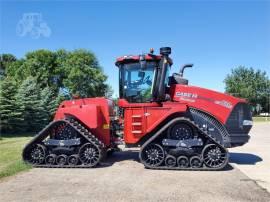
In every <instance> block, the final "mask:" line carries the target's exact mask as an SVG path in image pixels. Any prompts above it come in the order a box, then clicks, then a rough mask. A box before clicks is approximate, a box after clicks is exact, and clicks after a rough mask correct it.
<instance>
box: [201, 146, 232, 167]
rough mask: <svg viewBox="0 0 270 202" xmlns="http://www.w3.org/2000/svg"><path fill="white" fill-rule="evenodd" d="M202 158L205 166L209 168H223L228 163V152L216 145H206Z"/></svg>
mask: <svg viewBox="0 0 270 202" xmlns="http://www.w3.org/2000/svg"><path fill="white" fill-rule="evenodd" d="M202 156H203V162H204V164H205V165H206V166H207V167H209V168H222V167H224V166H225V165H226V164H227V163H228V152H227V151H226V150H225V149H224V148H222V147H219V146H218V145H215V144H208V145H206V146H205V147H204V149H203V151H202Z"/></svg>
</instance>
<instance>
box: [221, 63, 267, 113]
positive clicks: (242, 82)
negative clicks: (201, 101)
mask: <svg viewBox="0 0 270 202" xmlns="http://www.w3.org/2000/svg"><path fill="white" fill-rule="evenodd" d="M224 82H225V90H226V92H227V93H229V94H231V95H233V96H236V97H240V98H244V99H246V100H248V102H249V103H250V105H251V106H252V109H253V114H260V112H265V113H266V112H267V113H269V112H270V80H269V78H268V76H267V74H266V72H265V71H261V70H255V69H254V68H252V67H250V68H247V67H244V66H239V67H237V68H234V69H232V70H231V73H230V74H228V75H227V76H226V78H225V80H224Z"/></svg>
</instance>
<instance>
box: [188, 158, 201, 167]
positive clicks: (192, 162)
mask: <svg viewBox="0 0 270 202" xmlns="http://www.w3.org/2000/svg"><path fill="white" fill-rule="evenodd" d="M189 164H190V167H192V168H200V167H201V166H202V160H201V158H200V157H199V156H193V157H191V158H190V160H189Z"/></svg>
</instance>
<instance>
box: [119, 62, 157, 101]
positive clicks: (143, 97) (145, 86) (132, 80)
mask: <svg viewBox="0 0 270 202" xmlns="http://www.w3.org/2000/svg"><path fill="white" fill-rule="evenodd" d="M157 65H158V64H157V63H156V62H146V65H145V66H144V67H143V68H142V67H141V65H140V63H129V64H123V65H122V66H121V67H120V68H119V69H120V72H119V76H120V78H119V82H120V85H119V87H120V88H119V91H120V92H119V93H120V98H125V99H126V100H127V101H128V102H138V103H142V102H150V101H151V99H152V88H153V78H154V74H155V69H156V67H157Z"/></svg>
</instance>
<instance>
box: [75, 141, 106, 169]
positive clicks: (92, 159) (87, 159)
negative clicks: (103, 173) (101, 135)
mask: <svg viewBox="0 0 270 202" xmlns="http://www.w3.org/2000/svg"><path fill="white" fill-rule="evenodd" d="M101 157H102V153H101V150H100V148H99V147H98V146H96V145H94V144H92V143H86V144H84V145H82V146H81V148H80V150H79V159H80V161H81V162H82V164H84V165H88V166H90V167H93V166H96V165H97V164H98V163H99V162H100V160H101Z"/></svg>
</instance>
